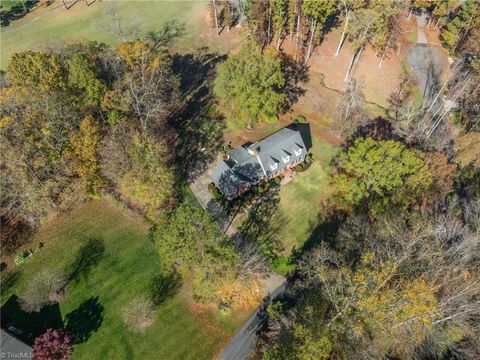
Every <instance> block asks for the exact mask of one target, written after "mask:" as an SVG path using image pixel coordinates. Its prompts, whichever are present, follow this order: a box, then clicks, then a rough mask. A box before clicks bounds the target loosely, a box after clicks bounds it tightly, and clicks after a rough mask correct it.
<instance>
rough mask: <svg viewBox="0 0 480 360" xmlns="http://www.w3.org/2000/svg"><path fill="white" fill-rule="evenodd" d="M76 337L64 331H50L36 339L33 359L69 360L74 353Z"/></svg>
mask: <svg viewBox="0 0 480 360" xmlns="http://www.w3.org/2000/svg"><path fill="white" fill-rule="evenodd" d="M73 343H74V337H73V335H71V334H70V333H68V332H66V331H65V330H63V329H48V330H47V332H46V333H44V334H43V335H40V336H39V337H37V338H36V339H35V342H34V344H33V352H32V355H33V358H34V359H36V360H68V359H70V357H71V356H72V353H73Z"/></svg>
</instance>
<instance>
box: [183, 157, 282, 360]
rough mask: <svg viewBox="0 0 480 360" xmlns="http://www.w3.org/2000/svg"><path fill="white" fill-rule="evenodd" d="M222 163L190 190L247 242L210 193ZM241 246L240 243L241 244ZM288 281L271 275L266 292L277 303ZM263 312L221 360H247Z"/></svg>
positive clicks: (236, 238) (227, 228) (228, 231)
mask: <svg viewBox="0 0 480 360" xmlns="http://www.w3.org/2000/svg"><path fill="white" fill-rule="evenodd" d="M218 161H219V159H216V160H215V161H213V162H212V163H211V164H209V166H208V167H207V169H206V171H205V172H204V173H203V174H201V175H200V176H198V177H197V178H196V179H195V180H194V181H192V182H191V183H190V184H189V186H190V189H191V190H192V192H193V194H194V195H195V197H196V198H197V200H198V202H199V203H200V204H201V205H202V206H203V207H204V208H205V209H207V210H208V211H209V212H210V213H211V214H212V216H213V217H214V218H215V219H217V220H218V221H219V223H220V226H221V228H222V229H223V231H225V233H226V234H227V235H228V236H230V237H231V238H233V240H234V242H237V241H238V242H242V241H245V239H243V236H242V234H241V233H240V232H239V231H238V229H237V227H236V226H235V225H234V224H233V219H230V217H229V216H228V215H227V213H226V212H225V211H224V210H223V208H222V206H221V205H220V204H218V203H217V202H215V201H214V200H213V198H212V195H211V194H210V192H209V191H208V184H210V183H211V182H212V180H211V174H212V171H213V169H214V168H215V166H216V165H217V163H218ZM238 242H237V243H238ZM285 283H286V279H285V278H284V277H283V276H280V275H278V274H276V273H274V272H271V273H270V274H269V275H268V276H267V277H266V278H265V279H264V280H263V289H264V290H265V293H267V294H268V296H269V297H270V298H271V299H273V298H275V297H276V296H278V295H279V294H281V293H282V292H283V291H284V290H285ZM258 313H259V309H257V310H256V311H255V312H254V313H253V315H252V316H251V317H250V318H249V319H248V320H247V322H245V324H243V326H242V327H241V328H240V329H239V330H238V331H237V333H236V334H235V336H234V337H233V338H232V340H231V341H230V342H229V343H228V344H227V346H226V347H225V349H224V350H223V352H222V353H221V354H220V357H219V360H246V359H247V357H248V354H249V353H250V351H251V350H252V347H253V344H254V343H255V339H256V337H257V330H258V329H259V328H260V326H261V325H262V319H261V318H260V317H259V316H258Z"/></svg>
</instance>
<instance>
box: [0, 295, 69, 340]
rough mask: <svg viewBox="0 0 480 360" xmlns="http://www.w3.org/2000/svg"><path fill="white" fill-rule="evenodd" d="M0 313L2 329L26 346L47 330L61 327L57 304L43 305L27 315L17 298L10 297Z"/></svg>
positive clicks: (14, 296) (61, 322)
mask: <svg viewBox="0 0 480 360" xmlns="http://www.w3.org/2000/svg"><path fill="white" fill-rule="evenodd" d="M2 291H3V289H2ZM0 313H1V326H2V328H4V329H7V330H9V331H11V332H13V333H14V334H15V336H16V337H18V338H19V339H21V340H23V341H24V342H25V343H27V344H33V341H34V340H35V338H36V337H37V336H39V335H41V334H43V333H44V332H45V331H47V329H49V328H52V329H57V328H61V327H63V321H62V315H61V313H60V307H59V304H58V303H54V304H50V305H45V306H44V307H42V309H41V310H40V311H39V312H31V313H29V312H26V311H24V310H22V308H21V307H20V304H19V298H18V297H17V296H16V295H12V296H11V297H10V298H9V299H8V300H7V302H5V304H4V305H3V306H2V307H1V311H0Z"/></svg>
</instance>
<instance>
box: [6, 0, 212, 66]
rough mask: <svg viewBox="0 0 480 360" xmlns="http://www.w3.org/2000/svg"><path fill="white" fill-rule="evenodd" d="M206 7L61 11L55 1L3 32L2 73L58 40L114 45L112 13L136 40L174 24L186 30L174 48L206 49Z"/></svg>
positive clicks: (101, 4) (80, 5)
mask: <svg viewBox="0 0 480 360" xmlns="http://www.w3.org/2000/svg"><path fill="white" fill-rule="evenodd" d="M42 2H43V0H42ZM7 3H8V4H10V2H7ZM7 3H5V6H7V5H8V4H7ZM207 4H208V2H207V1H202V0H199V1H170V0H165V1H159V0H152V1H137V0H128V1H125V0H116V1H113V0H111V1H105V0H103V1H98V0H97V1H95V2H94V3H92V4H91V5H90V6H87V5H86V4H85V2H84V1H78V2H77V3H76V4H75V5H73V6H72V7H71V8H70V9H69V10H66V9H65V8H64V7H63V4H62V2H61V1H60V0H55V1H54V2H53V3H52V4H51V5H49V6H46V5H42V6H40V7H39V8H38V9H36V10H35V11H33V12H31V13H29V14H27V15H26V16H25V17H23V18H21V19H19V20H15V21H12V22H11V23H10V25H8V26H7V27H5V28H3V29H2V32H1V34H0V36H1V53H2V54H1V64H0V65H1V68H2V69H4V68H5V67H6V65H7V63H8V60H9V59H10V57H11V56H12V54H13V53H15V52H19V51H25V50H28V49H38V48H40V47H42V46H44V45H45V44H48V43H53V44H54V43H55V42H58V41H78V40H96V41H100V42H105V43H107V44H111V45H114V44H116V43H118V41H119V36H118V35H116V34H114V33H112V32H109V30H107V29H106V28H108V27H109V26H110V27H112V24H113V21H112V20H111V15H112V14H114V13H115V14H117V17H118V18H119V19H120V23H121V24H122V26H123V27H124V28H125V29H127V30H132V29H133V30H135V31H136V32H137V33H138V34H140V35H141V34H145V33H146V32H148V31H155V30H160V29H161V28H162V26H163V25H164V24H165V23H166V22H167V21H172V20H176V21H178V22H180V23H184V24H185V27H186V34H185V36H184V37H183V38H182V39H180V40H179V42H178V43H177V44H176V47H177V48H178V49H180V50H182V49H189V48H192V47H193V48H199V47H201V46H206V45H207V39H205V38H203V37H201V36H200V35H199V33H200V27H201V24H202V21H204V20H205V14H206V11H207ZM109 19H110V20H109Z"/></svg>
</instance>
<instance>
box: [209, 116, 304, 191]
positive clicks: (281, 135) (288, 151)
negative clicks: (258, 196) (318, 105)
mask: <svg viewBox="0 0 480 360" xmlns="http://www.w3.org/2000/svg"><path fill="white" fill-rule="evenodd" d="M310 147H311V139H310V128H309V126H308V124H298V125H297V124H292V125H289V126H287V127H285V128H283V129H281V130H279V131H277V132H275V133H273V134H272V135H270V136H268V137H266V138H265V139H263V140H260V141H259V142H256V143H254V144H244V145H242V146H240V147H238V148H235V149H233V150H231V151H229V153H228V155H229V159H228V160H222V161H221V162H220V163H219V164H218V165H217V167H216V168H215V169H214V171H213V174H212V180H213V182H214V183H215V185H216V186H217V187H218V188H219V189H220V190H221V191H222V193H223V194H224V195H225V196H226V197H227V198H231V197H234V196H235V195H237V194H239V193H241V192H242V191H243V190H245V189H247V188H248V187H249V186H250V185H252V184H256V183H257V182H258V181H260V180H261V179H262V178H264V177H271V176H272V175H273V174H274V173H277V172H278V171H281V170H282V169H284V168H286V167H287V166H288V165H290V164H292V163H294V162H296V161H297V160H299V159H302V158H304V157H305V155H306V154H307V152H308V150H309V149H310ZM262 167H263V168H262ZM265 175H266V176H265Z"/></svg>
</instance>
